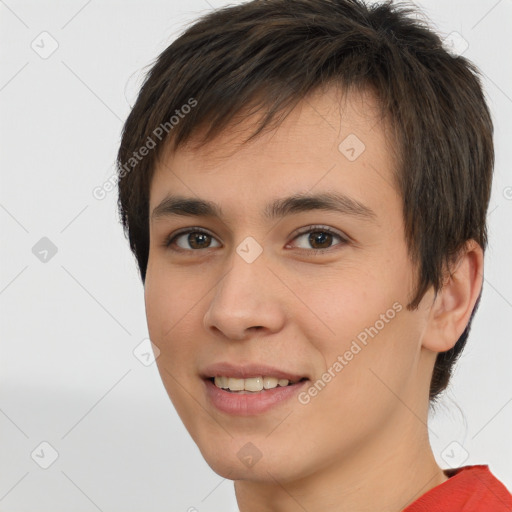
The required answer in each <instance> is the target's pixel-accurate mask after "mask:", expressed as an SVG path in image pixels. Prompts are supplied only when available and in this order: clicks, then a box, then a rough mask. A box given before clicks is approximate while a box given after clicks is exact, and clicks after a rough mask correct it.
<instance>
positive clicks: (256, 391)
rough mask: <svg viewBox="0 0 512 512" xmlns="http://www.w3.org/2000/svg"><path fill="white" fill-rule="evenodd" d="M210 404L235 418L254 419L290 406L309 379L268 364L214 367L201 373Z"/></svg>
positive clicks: (217, 365)
mask: <svg viewBox="0 0 512 512" xmlns="http://www.w3.org/2000/svg"><path fill="white" fill-rule="evenodd" d="M200 377H201V378H202V380H203V382H204V385H205V394H206V399H207V401H208V403H209V404H210V405H211V406H213V407H214V408H215V409H216V410H217V411H219V412H222V413H225V414H229V415H231V416H233V415H234V416H251V415H258V414H262V413H265V412H267V411H269V410H270V409H272V408H275V407H278V406H279V405H283V404H284V403H285V402H289V401H290V400H291V398H292V397H293V396H296V395H297V394H298V393H299V392H300V390H301V389H303V388H304V387H305V386H307V383H308V382H309V381H310V379H309V377H307V376H304V375H301V374H299V373H293V372H289V371H284V370H281V369H279V368H275V367H271V366H268V365H264V364H245V365H244V364H238V365H236V364H231V363H227V362H225V363H217V364H213V365H211V366H209V367H207V368H205V369H204V370H203V372H201V374H200Z"/></svg>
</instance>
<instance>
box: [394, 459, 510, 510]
mask: <svg viewBox="0 0 512 512" xmlns="http://www.w3.org/2000/svg"><path fill="white" fill-rule="evenodd" d="M444 473H445V474H446V476H447V477H449V479H448V480H446V482H443V483H442V484H440V485H438V486H437V487H434V488H433V489H430V491H428V492H426V493H425V494H424V495H423V496H421V497H420V498H418V499H417V500H416V501H415V502H413V503H412V504H411V505H409V506H408V507H407V508H405V509H404V510H403V511H402V512H512V494H510V492H509V491H508V490H507V488H506V487H505V486H504V485H503V484H502V483H501V482H500V481H499V480H498V479H497V478H496V477H495V476H494V475H493V474H492V473H491V472H490V471H489V466H484V465H479V466H463V467H461V468H456V469H446V470H444Z"/></svg>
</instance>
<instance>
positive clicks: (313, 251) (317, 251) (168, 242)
mask: <svg viewBox="0 0 512 512" xmlns="http://www.w3.org/2000/svg"><path fill="white" fill-rule="evenodd" d="M315 232H317V233H329V234H331V235H334V236H337V237H338V238H339V239H340V240H341V242H340V243H339V244H337V245H342V246H343V245H345V244H347V243H348V239H347V238H346V237H344V236H342V235H341V234H340V233H338V232H337V231H334V230H333V229H331V228H329V227H327V226H320V225H315V226H307V227H305V228H301V229H300V230H299V231H298V232H297V234H296V235H295V236H294V237H293V240H295V239H297V238H298V237H299V236H302V235H304V234H307V233H315ZM190 233H203V234H205V235H208V236H211V237H212V238H215V237H213V235H212V234H211V233H209V232H208V231H206V230H204V229H202V228H188V229H186V230H183V231H178V232H177V233H172V234H170V235H169V236H168V237H166V239H165V240H164V243H163V245H164V247H166V248H169V249H170V248H171V245H172V244H173V243H174V241H175V240H176V239H177V238H179V237H180V236H183V235H189V234H190ZM335 247H336V245H333V246H331V247H327V248H326V249H302V248H299V249H300V250H301V251H306V252H307V253H308V254H313V255H319V254H321V253H323V254H325V253H326V252H330V251H331V250H332V249H333V248H335ZM208 249H209V247H207V248H206V249H182V248H181V247H179V248H178V249H171V250H174V251H177V252H199V251H203V250H208Z"/></svg>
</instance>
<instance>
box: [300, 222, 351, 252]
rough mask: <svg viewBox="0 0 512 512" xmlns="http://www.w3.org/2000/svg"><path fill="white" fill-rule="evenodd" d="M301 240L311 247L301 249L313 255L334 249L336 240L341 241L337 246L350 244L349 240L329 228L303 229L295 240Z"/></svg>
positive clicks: (311, 227)
mask: <svg viewBox="0 0 512 512" xmlns="http://www.w3.org/2000/svg"><path fill="white" fill-rule="evenodd" d="M306 235H307V237H306ZM301 238H302V239H303V241H304V243H305V244H306V245H309V246H310V247H299V249H304V250H306V251H308V252H309V253H313V254H319V253H325V252H326V251H328V250H329V249H331V248H332V247H334V246H333V245H332V243H333V240H334V239H335V238H338V239H339V240H340V243H338V244H336V245H344V244H346V243H347V242H348V240H347V238H345V237H344V236H342V235H341V234H340V233H337V232H335V231H334V230H332V229H331V228H328V227H327V226H308V227H306V228H303V229H302V230H301V231H300V232H299V234H298V235H297V236H296V237H295V238H294V240H300V239H301ZM311 247H312V248H311Z"/></svg>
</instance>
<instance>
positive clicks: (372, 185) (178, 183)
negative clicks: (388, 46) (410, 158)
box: [150, 87, 396, 210]
mask: <svg viewBox="0 0 512 512" xmlns="http://www.w3.org/2000/svg"><path fill="white" fill-rule="evenodd" d="M198 108H200V104H199V105H198ZM380 114H381V110H380V105H379V103H378V101H377V99H376V98H375V96H373V95H372V94H371V93H370V92H355V91H352V92H348V93H345V94H344V93H342V92H340V90H339V89H337V88H334V87H330V88H324V89H322V90H317V91H316V92H315V93H313V94H311V95H309V96H308V97H306V98H305V99H304V100H302V101H301V102H300V103H299V104H298V105H297V106H296V107H295V108H294V109H293V110H292V111H291V112H290V113H289V114H288V115H287V116H286V118H285V119H284V120H283V121H282V122H281V123H280V124H279V125H278V127H277V128H275V129H274V128H273V129H267V130H264V131H263V132H262V133H261V134H260V135H259V136H258V137H257V138H256V139H254V140H252V141H250V142H248V143H246V144H242V142H243V141H244V140H245V139H246V138H247V137H248V136H249V135H251V134H252V133H253V131H254V129H255V127H256V126H257V123H258V122H259V120H260V118H259V117H255V116H252V117H247V118H245V119H244V118H243V113H242V114H241V115H240V117H239V119H238V120H237V121H238V122H237V123H231V124H230V126H229V127H228V128H227V129H226V130H224V131H223V132H222V133H219V134H217V135H216V136H215V138H214V139H212V140H210V141H209V142H208V143H207V144H205V145H203V146H201V147H195V143H196V141H197V140H198V138H199V137H200V136H202V135H203V133H204V132H198V133H197V135H196V138H193V139H191V141H190V142H191V144H186V145H183V146H181V147H180V148H178V149H177V150H176V151H174V152H171V151H170V150H167V151H164V152H162V155H161V158H160V161H159V163H158V164H157V166H156V168H155V173H154V176H153V179H152V183H151V188H150V210H152V209H153V208H154V207H155V206H156V205H157V204H158V203H159V202H161V201H162V200H163V199H164V198H165V196H166V195H167V194H169V193H173V194H180V195H187V196H196V197H198V196H199V197H201V198H205V199H213V200H214V201H216V202H219V203H226V204H229V203H232V202H234V201H243V202H245V205H246V206H247V207H250V206H251V205H255V204H256V203H257V199H258V198H261V199H262V200H263V197H264V196H276V197H277V196H284V195H285V194H286V195H290V193H305V192H307V191H310V190H311V191H313V189H314V191H322V192H325V191H339V192H342V193H344V194H349V193H350V194H352V196H355V198H356V199H357V197H359V198H360V199H361V202H363V200H364V199H365V197H366V198H368V196H370V195H372V194H371V191H372V190H373V191H374V195H375V194H380V195H381V196H382V194H384V195H385V191H384V189H390V190H389V191H388V193H389V194H396V192H395V190H394V189H395V187H394V176H393V175H394V172H395V168H396V165H395V151H394V141H392V140H391V139H390V137H389V134H390V133H391V130H390V129H389V123H388V121H387V119H385V118H382V116H381V115H380ZM265 202H266V201H265Z"/></svg>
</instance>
